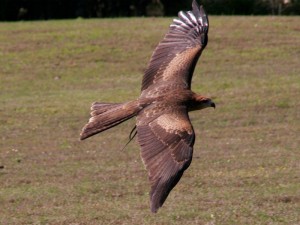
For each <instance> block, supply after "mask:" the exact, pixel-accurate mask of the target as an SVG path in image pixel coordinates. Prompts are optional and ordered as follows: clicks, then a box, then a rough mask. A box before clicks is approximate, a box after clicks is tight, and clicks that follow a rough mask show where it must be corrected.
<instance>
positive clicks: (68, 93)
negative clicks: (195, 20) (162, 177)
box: [0, 16, 300, 225]
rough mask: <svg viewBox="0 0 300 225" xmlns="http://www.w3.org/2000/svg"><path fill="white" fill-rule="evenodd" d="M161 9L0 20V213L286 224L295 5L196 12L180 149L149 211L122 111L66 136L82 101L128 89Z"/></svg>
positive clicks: (296, 65)
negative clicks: (196, 36) (271, 13)
mask: <svg viewBox="0 0 300 225" xmlns="http://www.w3.org/2000/svg"><path fill="white" fill-rule="evenodd" d="M170 22H171V18H164V19H153V18H138V19H105V20H104V19H103V20H82V19H78V20H63V21H47V22H17V23H0V78H1V83H0V104H1V106H0V138H1V141H0V224H5V225H6V224H151V225H152V224H158V225H161V224H207V225H208V224H209V225H214V224H221V225H224V224H225V225H231V224H251V225H252V224H288V225H291V224H294V225H296V224H300V28H299V23H300V17H213V16H212V17H210V31H209V43H208V46H207V48H206V49H205V51H204V52H203V54H202V57H201V59H200V61H199V63H198V65H197V68H196V70H195V74H194V79H193V85H192V88H193V90H194V91H195V92H198V93H201V94H203V95H206V96H211V97H212V98H213V99H214V101H215V102H216V104H217V108H216V110H212V109H207V110H203V111H198V112H193V113H191V115H190V117H191V120H192V122H193V125H194V129H195V131H196V135H197V136H196V143H195V148H194V149H195V150H194V158H193V162H192V164H191V166H190V168H189V169H188V170H187V171H186V173H185V174H184V176H183V178H182V179H181V182H180V183H179V184H178V185H177V186H176V188H175V189H174V190H173V191H172V192H171V194H170V196H169V198H168V199H167V201H166V203H165V205H164V206H163V208H161V209H160V211H159V212H158V213H157V214H151V212H150V209H149V197H148V191H149V185H148V180H147V172H146V171H145V169H144V166H143V164H142V162H141V160H140V157H139V147H138V145H137V143H134V142H132V143H131V144H130V145H129V146H128V147H127V148H126V149H125V150H124V151H121V150H120V149H121V148H122V147H123V146H124V144H125V143H126V142H127V138H128V133H129V131H130V130H131V128H132V127H133V125H134V122H135V121H134V120H131V121H129V122H126V123H124V124H122V125H120V126H118V127H116V128H113V129H112V130H110V131H106V132H104V133H102V134H101V135H98V136H95V137H93V138H91V139H87V140H85V141H83V142H80V141H79V133H80V130H81V128H82V126H83V125H84V124H85V122H86V121H87V120H88V118H89V107H90V104H91V103H92V102H93V101H111V102H122V101H127V100H130V99H135V98H137V97H138V95H139V93H140V84H141V79H142V75H143V71H144V69H145V68H146V66H147V63H148V60H149V58H150V56H151V54H152V51H153V49H154V47H155V46H156V44H157V43H158V42H159V41H160V40H161V38H162V37H163V36H164V34H165V32H166V31H167V28H168V25H169V23H170Z"/></svg>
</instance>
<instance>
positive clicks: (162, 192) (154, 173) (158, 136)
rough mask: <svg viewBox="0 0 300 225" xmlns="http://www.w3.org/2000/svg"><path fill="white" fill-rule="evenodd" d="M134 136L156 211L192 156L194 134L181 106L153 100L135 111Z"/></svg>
mask: <svg viewBox="0 0 300 225" xmlns="http://www.w3.org/2000/svg"><path fill="white" fill-rule="evenodd" d="M137 137H138V142H139V144H140V146H141V157H142V160H143V162H144V164H145V166H146V169H147V171H148V176H149V180H150V184H151V191H150V201H151V211H152V212H156V211H157V210H158V208H159V207H161V206H162V205H163V203H164V201H165V200H166V198H167V197H168V195H169V193H170V191H171V190H172V189H173V188H174V187H175V185H176V184H177V183H178V181H179V180H180V178H181V176H182V174H183V172H184V170H186V169H187V168H188V167H189V165H190V163H191V160H192V154H193V145H194V140H195V134H194V130H193V127H192V125H191V123H190V120H189V117H188V111H187V109H186V107H185V106H181V107H179V106H172V105H165V103H156V104H153V105H151V106H149V107H147V108H145V109H144V110H143V111H142V112H140V113H139V115H138V117H137Z"/></svg>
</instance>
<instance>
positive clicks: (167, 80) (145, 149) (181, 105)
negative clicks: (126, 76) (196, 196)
mask: <svg viewBox="0 0 300 225" xmlns="http://www.w3.org/2000/svg"><path fill="white" fill-rule="evenodd" d="M192 8H193V9H192V11H188V12H183V11H181V12H179V14H178V18H177V19H174V20H173V23H172V24H171V25H170V28H169V31H168V33H167V34H166V36H165V37H164V39H163V40H162V41H161V42H160V43H159V44H158V46H157V47H156V49H155V50H154V52H153V55H152V57H151V60H150V63H149V65H148V68H147V69H146V71H145V74H144V77H143V82H142V89H141V91H142V92H141V95H140V97H139V98H138V99H137V100H134V101H130V102H126V103H99V102H96V103H93V104H92V107H91V110H92V112H91V116H92V117H91V118H90V120H89V122H88V123H87V124H86V125H85V126H84V128H83V130H82V132H81V134H80V136H81V137H80V138H81V140H83V139H86V138H88V137H90V136H92V135H95V134H97V133H100V132H102V131H104V130H107V129H109V128H111V127H114V126H116V125H118V124H120V123H122V122H124V121H125V120H128V119H130V118H132V117H134V116H136V132H137V138H138V142H139V144H140V146H141V158H142V160H143V162H144V164H145V166H146V169H147V171H148V174H149V180H150V184H151V191H150V201H151V211H152V212H157V210H158V208H159V207H161V206H162V205H163V203H164V201H165V200H166V198H167V196H168V195H169V193H170V191H171V190H172V189H173V188H174V187H175V185H176V184H177V182H178V181H179V180H180V178H181V176H182V174H183V172H184V171H185V170H186V169H187V168H188V167H189V165H190V163H191V161H192V155H193V145H194V142H195V133H194V130H193V126H192V124H191V122H190V119H189V115H188V112H189V111H193V110H200V109H204V108H207V107H215V104H214V103H213V102H212V101H211V99H209V98H207V97H204V96H202V95H198V94H195V93H194V92H192V91H191V80H192V76H193V72H194V69H195V65H196V63H197V61H198V58H199V57H200V55H201V53H202V51H203V49H204V48H205V46H206V44H207V40H208V37H207V33H208V18H207V15H206V13H205V11H204V9H203V7H202V6H200V7H199V6H198V4H197V2H196V1H195V0H194V1H193V3H192ZM130 138H131V139H132V138H133V137H131V135H130Z"/></svg>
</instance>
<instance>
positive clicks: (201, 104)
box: [189, 95, 216, 111]
mask: <svg viewBox="0 0 300 225" xmlns="http://www.w3.org/2000/svg"><path fill="white" fill-rule="evenodd" d="M208 107H213V108H216V104H215V103H214V102H213V101H212V100H211V99H210V98H207V97H204V96H202V95H196V96H194V99H193V101H192V103H191V105H190V107H189V108H190V110H189V111H194V110H201V109H205V108H208Z"/></svg>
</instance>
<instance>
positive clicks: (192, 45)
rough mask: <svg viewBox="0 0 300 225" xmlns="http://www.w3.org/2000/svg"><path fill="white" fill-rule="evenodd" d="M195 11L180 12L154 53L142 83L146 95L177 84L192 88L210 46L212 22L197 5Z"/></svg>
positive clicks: (194, 2)
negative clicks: (209, 30)
mask: <svg viewBox="0 0 300 225" xmlns="http://www.w3.org/2000/svg"><path fill="white" fill-rule="evenodd" d="M192 8H193V9H192V11H188V12H183V11H181V12H179V13H178V18H177V19H174V20H173V23H172V24H171V25H170V28H169V31H168V33H167V34H166V35H165V37H164V39H163V40H162V41H161V42H160V43H159V44H158V46H157V47H156V49H155V50H154V52H153V54H152V57H151V60H150V62H149V65H148V68H147V69H146V71H145V74H144V77H143V81H142V94H143V92H145V93H146V92H147V91H149V90H151V89H152V88H154V87H155V86H156V85H165V83H166V85H170V83H176V84H177V85H178V84H179V85H182V86H183V87H184V88H190V86H191V79H192V76H193V72H194V68H195V65H196V63H197V61H198V58H199V57H200V54H201V52H202V50H203V49H204V48H205V46H206V44H207V33H208V18H207V15H206V13H205V11H204V9H203V7H202V6H200V7H199V6H198V4H197V2H196V0H194V1H193V4H192Z"/></svg>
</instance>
